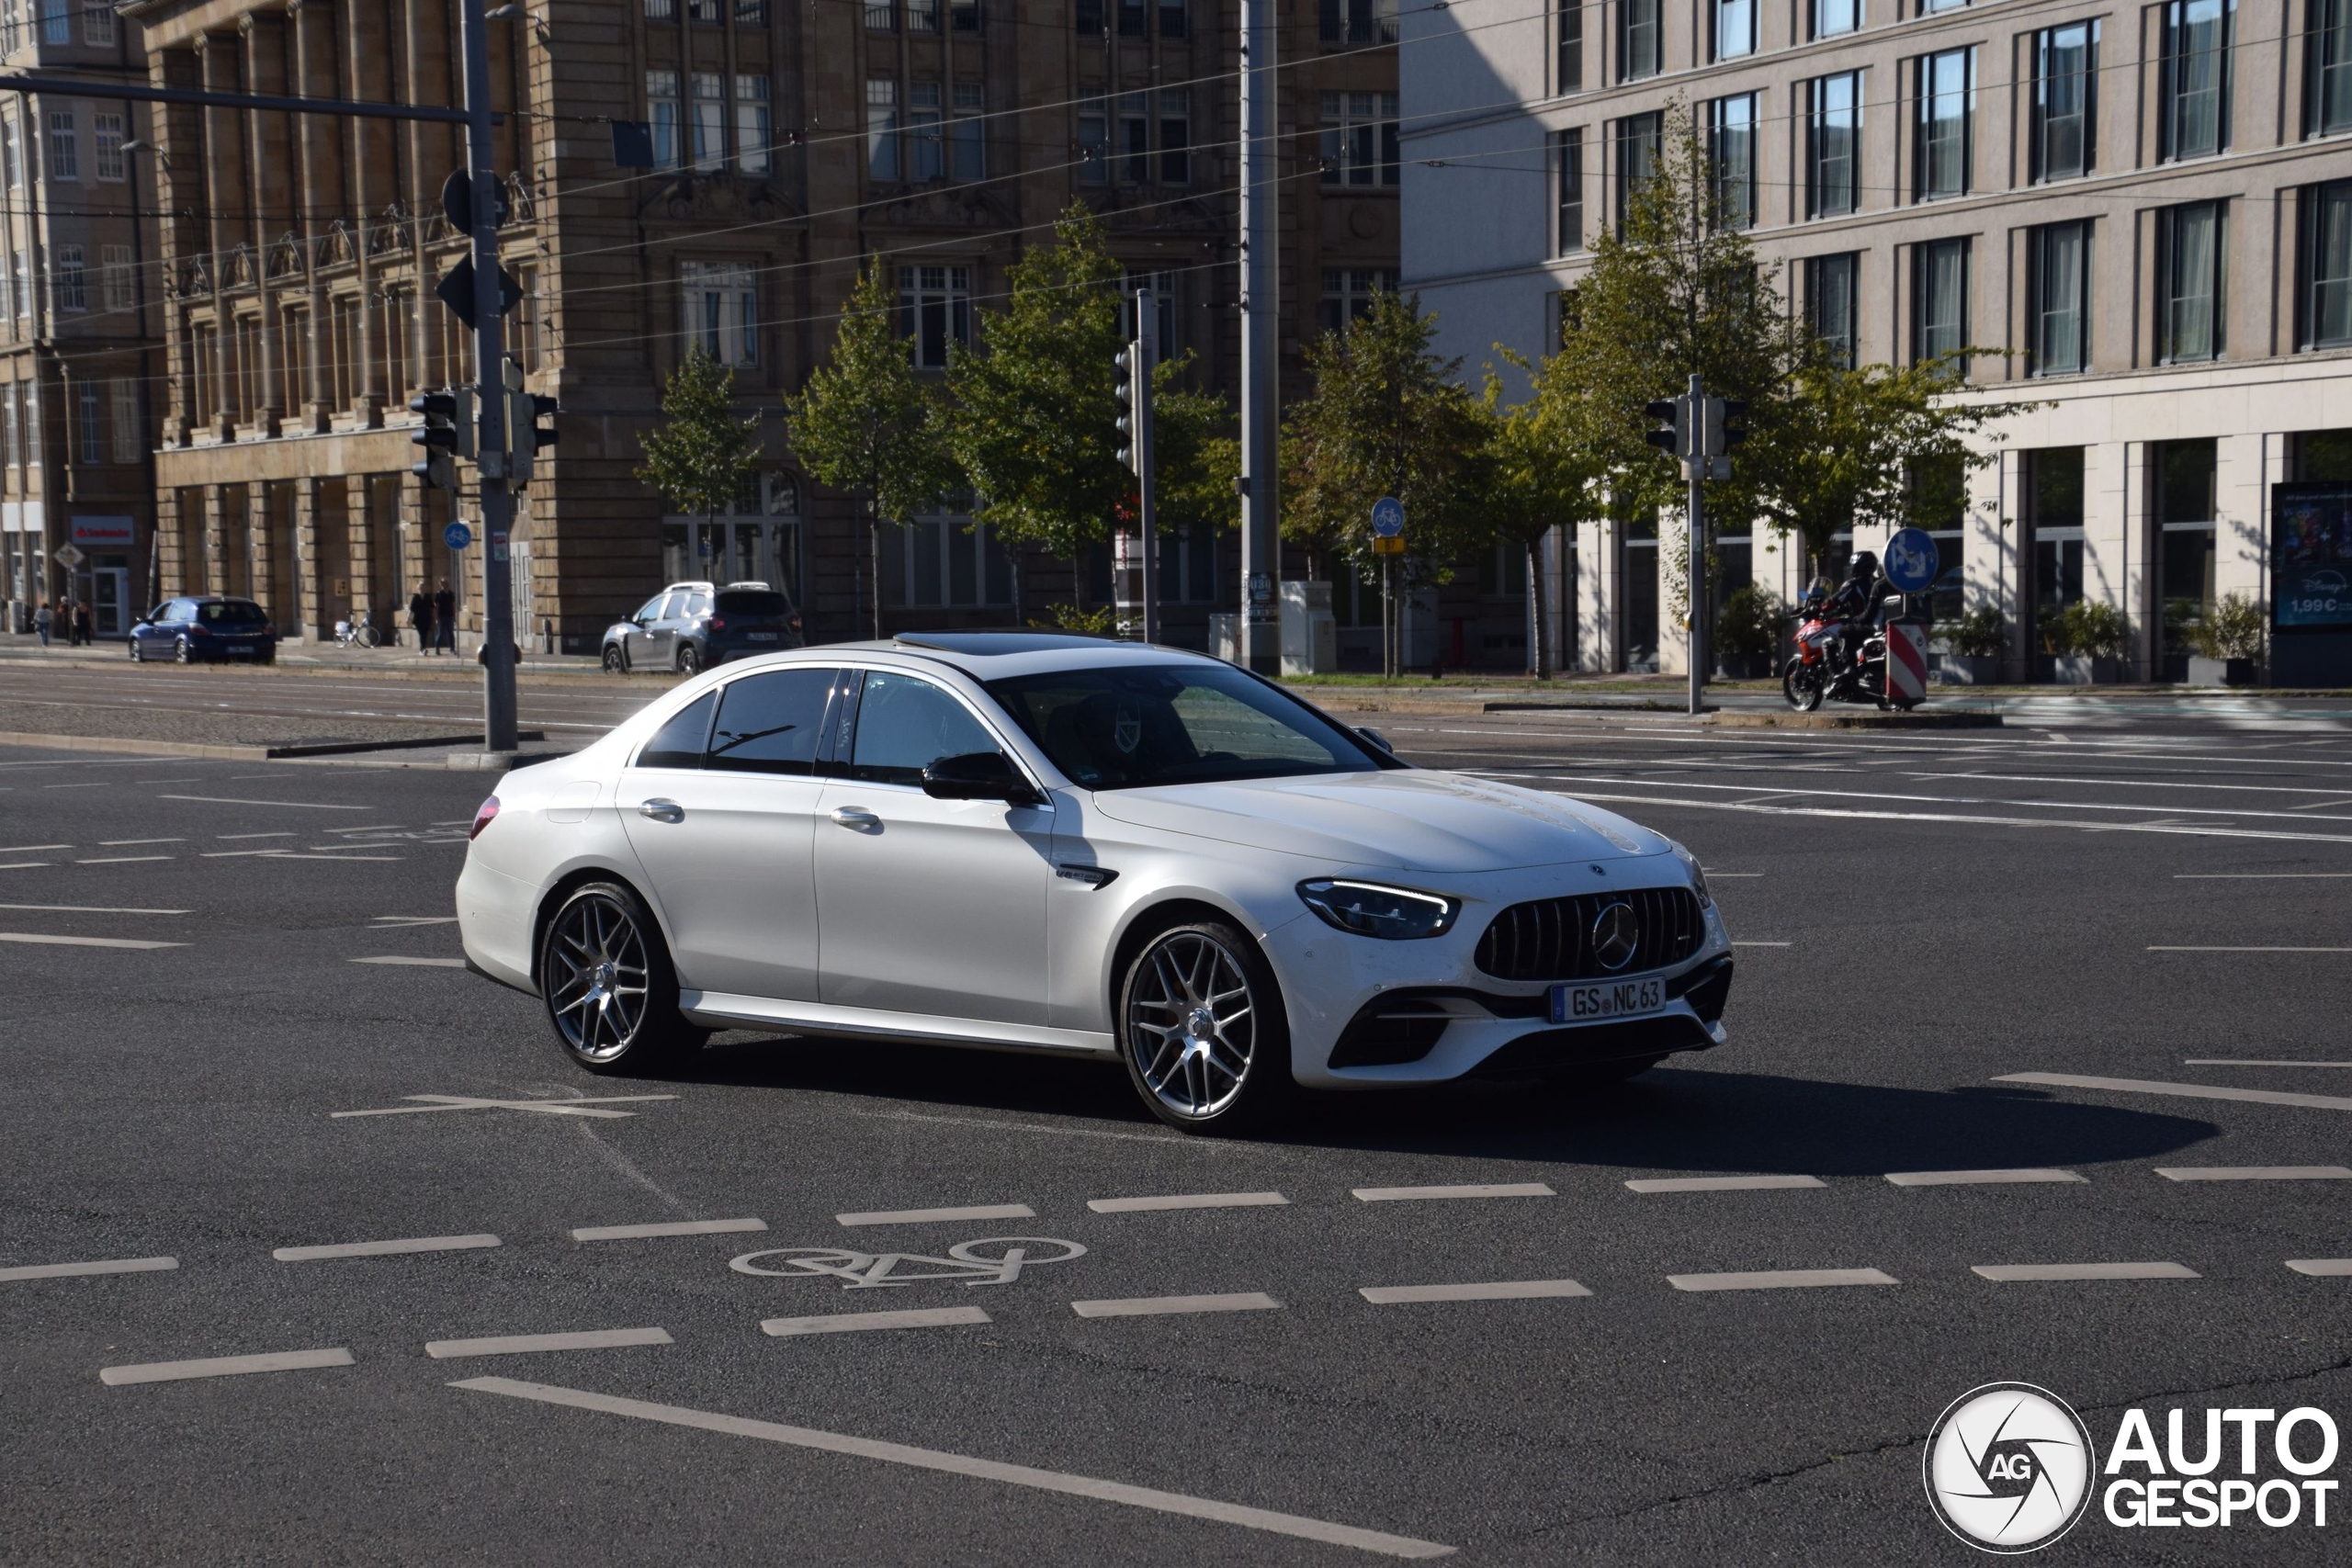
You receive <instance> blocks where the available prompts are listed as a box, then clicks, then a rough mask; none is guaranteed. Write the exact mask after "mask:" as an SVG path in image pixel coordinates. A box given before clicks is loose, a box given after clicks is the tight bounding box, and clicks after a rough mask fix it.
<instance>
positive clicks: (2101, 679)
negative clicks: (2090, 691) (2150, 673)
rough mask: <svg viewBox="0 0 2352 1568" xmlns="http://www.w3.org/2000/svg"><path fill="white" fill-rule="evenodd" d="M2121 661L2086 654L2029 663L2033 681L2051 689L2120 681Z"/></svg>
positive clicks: (2048, 656)
mask: <svg viewBox="0 0 2352 1568" xmlns="http://www.w3.org/2000/svg"><path fill="white" fill-rule="evenodd" d="M2122 665H2123V661H2122V660H2120V659H2100V658H2097V657H2095V656H2093V655H2091V654H2087V653H2045V654H2042V655H2041V656H2040V657H2039V658H2037V659H2035V660H2034V661H2033V675H2034V679H2035V680H2037V681H2040V682H2043V683H2045V684H2047V685H2052V686H2095V685H2105V684H2109V683H2111V682H2116V681H2120V680H2121V679H2122V678H2123V669H2122Z"/></svg>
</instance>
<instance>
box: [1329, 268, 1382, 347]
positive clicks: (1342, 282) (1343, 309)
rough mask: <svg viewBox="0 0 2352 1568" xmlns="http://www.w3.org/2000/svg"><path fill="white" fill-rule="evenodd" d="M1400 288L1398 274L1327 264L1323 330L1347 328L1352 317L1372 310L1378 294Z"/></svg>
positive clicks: (1332, 330) (1339, 330)
mask: <svg viewBox="0 0 2352 1568" xmlns="http://www.w3.org/2000/svg"><path fill="white" fill-rule="evenodd" d="M1396 291H1397V275H1396V274H1395V273H1393V272H1383V271H1379V270H1377V269H1371V268H1351V269H1348V270H1344V271H1342V270H1340V269H1338V268H1326V269H1325V270H1324V273H1323V330H1324V331H1325V332H1327V333H1336V332H1344V331H1345V330H1347V325H1348V323H1349V322H1350V321H1354V320H1355V319H1356V318H1358V317H1359V316H1363V315H1365V314H1367V313H1368V312H1370V310H1372V297H1373V296H1374V294H1380V293H1389V294H1393V293H1395V292H1396Z"/></svg>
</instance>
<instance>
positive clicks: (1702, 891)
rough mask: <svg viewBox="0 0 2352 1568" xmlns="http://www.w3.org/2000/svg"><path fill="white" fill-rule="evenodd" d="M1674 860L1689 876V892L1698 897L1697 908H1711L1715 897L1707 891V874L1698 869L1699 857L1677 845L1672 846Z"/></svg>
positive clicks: (1713, 905)
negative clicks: (1677, 861) (1680, 864)
mask: <svg viewBox="0 0 2352 1568" xmlns="http://www.w3.org/2000/svg"><path fill="white" fill-rule="evenodd" d="M1674 858H1675V859H1677V860H1679V861H1680V862H1681V863H1682V869H1683V870H1685V871H1687V872H1689V873H1690V874H1691V892H1693V893H1696V894H1697V895H1698V896H1699V908H1702V909H1712V908H1714V907H1715V896H1714V895H1713V894H1712V893H1710V892H1708V891H1707V874H1706V873H1705V872H1703V871H1702V870H1700V869H1699V857H1698V856H1697V855H1694V854H1692V853H1691V852H1690V851H1689V850H1686V849H1684V848H1683V847H1682V846H1681V845H1680V844H1677V845H1675V846H1674Z"/></svg>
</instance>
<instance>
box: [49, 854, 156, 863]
mask: <svg viewBox="0 0 2352 1568" xmlns="http://www.w3.org/2000/svg"><path fill="white" fill-rule="evenodd" d="M172 858H173V857H172V856H170V855H85V856H83V857H82V858H80V859H78V860H76V861H75V862H74V864H75V865H140V864H142V863H145V862H148V861H156V860H170V859H172Z"/></svg>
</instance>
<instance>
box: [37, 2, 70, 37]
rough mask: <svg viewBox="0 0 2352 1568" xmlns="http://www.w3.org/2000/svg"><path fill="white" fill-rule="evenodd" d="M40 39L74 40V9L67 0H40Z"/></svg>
mask: <svg viewBox="0 0 2352 1568" xmlns="http://www.w3.org/2000/svg"><path fill="white" fill-rule="evenodd" d="M40 41H41V42H43V43H72V42H73V41H74V10H73V7H72V6H71V5H70V4H69V3H68V0H40Z"/></svg>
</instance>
